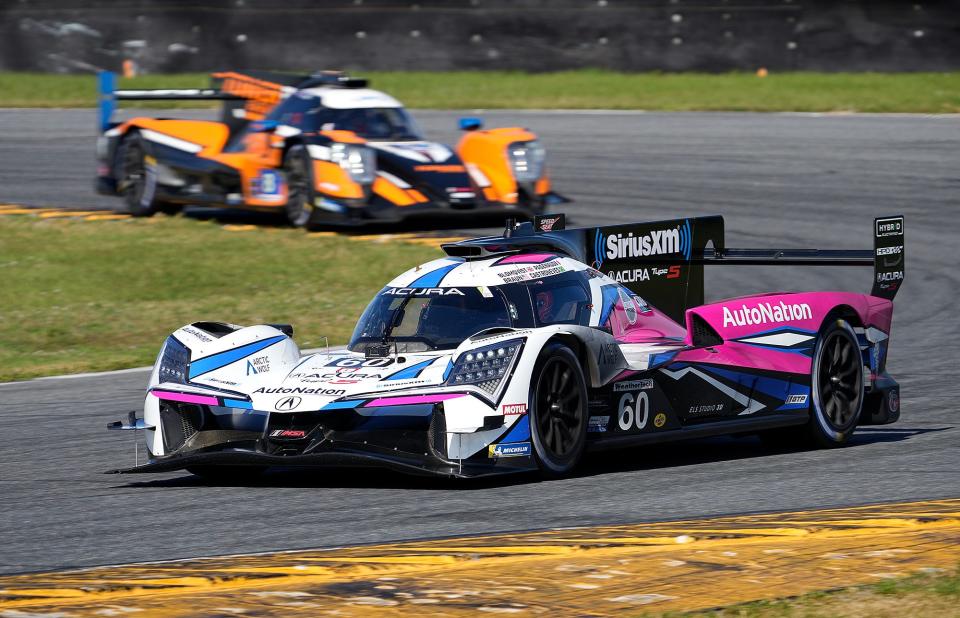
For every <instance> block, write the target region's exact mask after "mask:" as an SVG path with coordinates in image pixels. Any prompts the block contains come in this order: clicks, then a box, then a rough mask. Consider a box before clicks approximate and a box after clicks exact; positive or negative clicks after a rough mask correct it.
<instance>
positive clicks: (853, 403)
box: [817, 332, 862, 430]
mask: <svg viewBox="0 0 960 618" xmlns="http://www.w3.org/2000/svg"><path fill="white" fill-rule="evenodd" d="M822 345H823V355H822V356H821V359H820V366H819V370H818V372H817V386H818V387H819V390H820V408H821V410H822V411H823V416H824V418H825V419H826V420H827V422H828V423H830V425H831V426H833V428H834V429H838V430H843V429H846V428H847V427H849V426H850V425H851V424H852V423H853V422H854V421H855V420H856V418H855V416H856V413H857V410H859V409H860V391H861V387H862V384H860V383H859V382H860V381H861V377H860V358H859V356H860V350H859V348H858V347H857V346H856V344H855V343H854V342H853V341H851V340H850V338H849V337H847V336H845V335H844V334H843V333H842V332H836V333H832V334H830V335H828V336H827V339H826V340H825V341H824V342H823V344H822Z"/></svg>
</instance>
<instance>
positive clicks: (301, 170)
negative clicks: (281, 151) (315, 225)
mask: <svg viewBox="0 0 960 618" xmlns="http://www.w3.org/2000/svg"><path fill="white" fill-rule="evenodd" d="M283 174H284V176H285V180H286V182H287V191H288V196H287V205H286V206H285V207H284V212H285V213H286V215H287V220H288V221H289V222H290V224H291V225H293V226H294V227H307V226H308V224H309V223H310V218H311V217H312V216H313V208H314V204H315V200H316V197H317V194H316V189H315V188H314V184H313V165H312V164H311V161H310V155H309V154H308V153H307V149H306V148H305V147H304V146H303V145H302V144H294V145H293V146H291V147H290V148H289V149H288V150H287V154H286V155H285V156H284V158H283Z"/></svg>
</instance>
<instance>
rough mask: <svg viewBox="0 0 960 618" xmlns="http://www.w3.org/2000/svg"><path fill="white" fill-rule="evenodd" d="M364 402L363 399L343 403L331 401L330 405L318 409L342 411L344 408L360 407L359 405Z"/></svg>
mask: <svg viewBox="0 0 960 618" xmlns="http://www.w3.org/2000/svg"><path fill="white" fill-rule="evenodd" d="M364 401H365V400H364V399H349V400H345V401H331V402H330V403H328V404H327V405H325V406H323V407H322V408H320V409H321V410H342V409H344V408H356V407H357V406H359V405H360V404H361V403H363V402H364Z"/></svg>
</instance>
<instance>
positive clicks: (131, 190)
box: [116, 131, 165, 217]
mask: <svg viewBox="0 0 960 618" xmlns="http://www.w3.org/2000/svg"><path fill="white" fill-rule="evenodd" d="M116 177H117V178H118V179H119V182H118V186H119V189H120V194H121V195H123V200H124V202H125V203H126V205H127V212H129V213H130V214H131V215H133V216H134V217H152V216H153V215H155V214H156V213H157V212H158V211H160V210H162V209H163V208H164V206H165V205H164V204H161V202H160V201H159V200H158V199H157V172H156V167H155V166H154V164H153V163H152V162H151V158H150V157H148V155H147V151H146V148H145V147H144V145H143V138H142V137H140V134H139V133H138V132H136V131H133V132H131V133H129V134H127V135H126V136H124V138H123V140H122V141H121V142H120V145H119V147H118V148H117V171H116Z"/></svg>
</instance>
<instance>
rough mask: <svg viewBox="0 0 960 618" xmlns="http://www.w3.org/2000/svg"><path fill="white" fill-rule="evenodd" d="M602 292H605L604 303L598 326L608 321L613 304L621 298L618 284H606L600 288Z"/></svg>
mask: <svg viewBox="0 0 960 618" xmlns="http://www.w3.org/2000/svg"><path fill="white" fill-rule="evenodd" d="M600 292H601V293H602V294H603V301H602V302H603V305H602V306H601V309H600V322H599V323H598V326H603V325H604V324H606V323H607V319H609V318H610V312H611V311H613V306H614V305H616V304H617V299H619V298H620V294H619V293H618V292H617V286H615V285H605V286H603V287H602V288H600Z"/></svg>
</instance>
